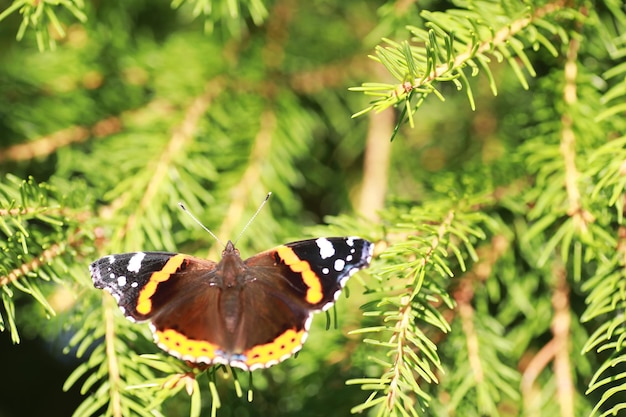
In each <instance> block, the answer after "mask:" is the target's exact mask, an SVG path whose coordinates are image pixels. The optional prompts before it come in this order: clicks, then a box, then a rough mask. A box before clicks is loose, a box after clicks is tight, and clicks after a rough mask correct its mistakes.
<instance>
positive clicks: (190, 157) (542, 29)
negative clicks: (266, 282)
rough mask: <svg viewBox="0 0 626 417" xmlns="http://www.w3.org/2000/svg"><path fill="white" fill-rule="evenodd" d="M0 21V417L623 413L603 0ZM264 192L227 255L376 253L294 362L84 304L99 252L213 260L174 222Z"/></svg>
mask: <svg viewBox="0 0 626 417" xmlns="http://www.w3.org/2000/svg"><path fill="white" fill-rule="evenodd" d="M0 21H1V23H0V28H2V34H3V36H2V39H4V44H5V48H2V52H0V53H1V54H2V59H1V60H0V77H2V82H0V89H1V91H0V100H2V102H1V104H0V112H1V113H0V131H1V134H2V140H1V141H0V170H1V171H2V178H1V179H0V231H1V232H0V233H1V234H0V236H2V239H0V248H1V249H2V251H3V256H2V258H0V294H1V299H2V302H1V303H0V331H2V333H1V335H0V339H5V340H6V342H8V343H3V346H6V351H7V352H10V354H6V353H5V356H4V360H5V362H6V363H7V369H6V370H5V373H4V374H3V375H4V378H2V379H3V380H4V384H5V386H4V387H1V389H0V414H1V415H3V416H5V415H8V416H12V415H35V413H37V412H38V413H39V414H42V413H43V412H46V413H48V414H51V415H56V413H61V411H60V410H61V409H62V408H61V407H63V403H64V402H66V401H65V400H64V398H70V397H69V394H65V395H66V396H67V397H65V396H63V395H59V394H58V390H60V389H61V385H62V388H63V389H64V390H65V391H71V390H79V391H80V395H81V397H80V402H79V404H77V405H76V406H73V408H74V409H75V411H74V415H75V416H92V415H106V416H115V417H118V416H131V415H141V416H155V415H156V416H160V415H163V416H173V415H187V414H190V415H194V416H197V415H220V416H227V415H243V413H247V414H248V415H294V414H297V415H299V416H321V415H324V416H331V415H348V414H349V413H350V412H353V413H357V412H364V413H367V414H368V415H382V416H387V415H393V416H400V415H402V416H450V415H457V416H463V417H465V416H536V415H558V416H562V417H569V416H612V415H621V413H626V411H624V410H625V409H626V400H625V398H626V383H625V378H626V371H625V368H624V362H626V344H625V342H624V340H625V335H626V332H625V329H626V323H625V320H626V315H625V314H624V313H625V311H624V310H625V308H626V224H625V221H624V208H625V207H626V192H625V185H626V117H624V116H625V112H626V106H625V104H624V103H626V100H625V98H626V62H625V61H624V56H626V7H625V6H624V3H623V1H621V0H601V1H598V2H589V1H584V0H579V1H578V0H576V1H563V0H553V1H530V0H528V1H517V0H514V1H512V0H472V1H469V0H455V1H452V2H441V1H425V2H413V1H406V0H397V1H389V2H386V3H384V4H382V5H381V4H380V2H373V1H351V2H339V1H336V2H332V1H322V0H317V1H312V2H304V1H301V2H296V1H292V0H277V1H264V2H262V1H261V0H240V1H234V0H212V1H211V0H189V1H184V0H174V1H173V2H171V3H170V2H166V1H161V2H154V1H152V2H146V1H133V2H130V1H123V2H102V3H88V2H83V1H79V0H64V1H59V0H56V1H55V0H39V1H33V0H14V1H13V2H12V3H11V5H9V6H8V7H6V9H4V10H3V11H2V12H0ZM16 35H17V36H16ZM368 54H371V55H370V58H372V59H368ZM349 88H350V90H352V91H348V89H349ZM351 115H353V116H354V117H352V118H351V117H350V116H351ZM268 191H272V192H273V198H272V199H271V200H270V202H269V204H268V207H267V208H266V209H264V211H262V212H261V214H260V215H259V217H257V219H256V220H255V221H254V222H253V223H252V224H251V225H250V227H249V228H248V229H247V230H246V231H245V233H244V235H243V237H242V238H241V240H240V242H239V243H238V248H239V249H240V250H241V252H242V256H243V257H244V258H245V257H247V256H251V255H253V254H254V253H256V252H258V251H261V250H265V249H268V248H271V247H273V246H276V245H278V244H280V243H283V242H287V241H290V240H297V239H304V238H307V237H311V236H332V235H359V236H362V237H364V238H367V239H369V240H371V241H372V242H374V243H375V245H376V246H375V248H376V249H375V254H374V259H373V261H372V266H371V267H370V268H369V269H368V270H366V271H364V272H360V273H359V274H357V275H355V276H354V277H353V278H352V279H351V281H350V282H349V288H348V289H349V290H350V291H349V294H348V295H349V296H348V297H345V296H343V295H342V297H340V299H339V300H338V302H337V304H336V305H335V307H333V309H332V310H330V311H329V312H328V314H327V315H326V321H324V316H323V315H318V316H316V319H315V320H314V322H313V325H312V328H311V332H310V335H309V339H308V340H307V342H306V344H305V345H304V348H303V350H302V351H301V352H300V353H299V354H298V355H297V357H296V358H291V359H289V360H287V361H285V362H283V363H281V364H280V365H277V366H274V367H272V368H270V369H268V370H262V371H254V372H252V373H250V374H248V373H246V372H242V371H239V370H233V369H230V368H229V367H224V366H216V367H211V368H209V369H208V370H197V369H193V368H190V367H189V366H188V365H187V364H185V363H184V362H182V361H179V360H178V359H176V358H173V357H171V356H169V355H167V354H166V353H164V352H162V351H161V350H159V349H158V347H157V346H156V345H155V344H154V343H153V342H152V336H151V334H150V331H149V329H148V326H146V325H144V324H135V323H131V322H129V321H128V320H126V319H125V318H124V317H123V315H122V314H121V313H120V312H119V309H118V307H117V305H116V303H115V300H114V299H113V298H112V297H110V296H109V295H108V294H106V293H105V292H103V291H99V290H96V289H95V288H93V283H92V281H91V278H90V277H89V270H88V265H89V263H90V262H92V261H93V260H95V259H97V258H99V257H101V256H104V255H106V254H109V253H118V252H126V251H138V250H166V251H176V252H183V253H189V254H194V255H196V256H200V257H209V258H211V259H217V258H218V257H219V252H220V250H221V248H220V246H219V245H218V244H216V242H215V241H214V240H213V238H212V237H211V236H210V235H208V234H207V233H206V232H204V231H203V230H202V229H201V228H199V227H198V226H197V225H195V224H194V223H193V222H192V221H191V220H190V219H189V218H188V217H187V216H185V214H184V213H182V212H181V211H180V210H179V209H178V207H177V203H178V202H180V201H183V202H184V203H185V205H186V206H187V207H188V208H189V210H190V211H191V212H193V213H194V214H195V215H196V216H197V217H199V218H201V219H202V221H203V223H204V224H206V225H207V226H208V227H209V228H210V229H211V230H213V231H214V232H215V234H216V235H217V236H218V237H219V238H221V239H223V240H227V239H229V238H230V239H233V238H235V237H236V236H237V235H238V234H239V232H240V231H241V229H242V227H243V226H244V224H245V223H246V221H247V220H248V219H249V218H250V215H251V214H252V213H253V212H254V210H255V209H256V207H257V206H258V204H259V202H260V201H262V199H263V197H264V196H265V194H266V193H267V192H268ZM345 293H348V291H345ZM320 316H321V317H320ZM325 328H326V329H327V330H328V331H325ZM25 342H26V343H25ZM10 344H16V347H15V348H13V347H11V348H10V351H9V350H8V349H9V347H8V346H9V345H10ZM28 345H31V346H32V345H43V346H46V349H47V350H48V351H52V352H54V354H55V356H54V358H55V359H54V360H56V361H59V362H61V361H63V360H71V359H72V358H78V360H77V361H75V362H71V366H72V367H73V371H72V372H71V374H69V376H67V377H66V380H65V383H62V382H59V383H58V386H49V385H50V384H41V386H40V385H36V384H38V383H39V382H40V381H43V380H44V379H43V378H45V377H46V376H45V375H41V372H40V369H41V368H40V366H42V364H41V363H40V362H38V361H37V360H38V359H39V358H38V356H37V355H31V356H27V360H25V361H23V362H19V361H18V360H17V359H15V360H14V355H17V354H16V353H15V352H19V351H21V350H24V349H26V346H28ZM60 345H63V346H64V349H61V348H59V346H60ZM4 349H5V348H4V347H3V353H4ZM62 350H63V352H62ZM26 351H27V352H30V351H29V350H26ZM44 374H45V373H44ZM35 388H36V389H35ZM46 390H49V391H47V392H50V393H51V394H46ZM46 395H50V396H54V397H57V401H59V402H58V403H55V404H54V405H50V403H48V402H47V400H46V401H43V400H41V401H38V400H40V399H44V398H48V397H46ZM59 398H60V399H59ZM38 406H39V407H45V408H37V407H38ZM550 413H551V414H550Z"/></svg>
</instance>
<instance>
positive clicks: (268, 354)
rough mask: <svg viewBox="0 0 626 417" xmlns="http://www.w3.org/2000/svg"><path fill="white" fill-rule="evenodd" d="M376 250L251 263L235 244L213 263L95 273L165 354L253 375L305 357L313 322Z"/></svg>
mask: <svg viewBox="0 0 626 417" xmlns="http://www.w3.org/2000/svg"><path fill="white" fill-rule="evenodd" d="M373 248H374V245H373V244H372V243H370V242H368V241H367V240H364V239H359V238H356V237H345V238H344V237H331V238H324V237H321V238H318V239H311V240H302V241H298V242H292V243H287V244H285V245H281V246H278V247H277V248H274V249H271V250H268V251H265V252H262V253H259V254H257V255H254V256H252V257H251V258H248V259H246V260H242V259H241V256H240V255H239V250H237V249H235V245H234V244H233V243H232V242H230V241H229V242H228V243H227V244H226V247H225V249H224V251H223V252H222V259H221V260H220V261H219V262H217V263H216V262H213V261H209V260H204V259H200V258H196V257H193V256H190V255H183V254H179V253H168V252H134V253H123V254H119V255H109V256H105V257H104V258H101V259H98V260H97V261H95V262H94V263H92V264H91V266H90V270H91V277H92V279H93V282H94V285H95V287H96V288H101V289H104V290H106V291H108V292H110V293H111V294H112V295H113V297H114V298H115V299H116V301H117V303H118V304H119V307H120V309H121V310H122V312H123V313H124V315H125V316H126V317H127V318H129V319H130V320H132V321H144V320H149V321H150V329H151V330H152V333H153V334H154V338H155V341H156V343H157V344H158V345H159V347H160V348H161V349H163V350H165V351H166V352H168V353H170V354H171V355H173V356H176V357H177V358H180V359H182V360H185V361H189V362H194V363H204V364H208V365H211V364H225V365H230V366H235V367H238V368H241V369H244V370H250V371H252V370H255V369H258V368H267V367H270V366H272V365H275V364H277V363H279V362H281V361H283V360H285V359H287V358H289V357H290V356H292V355H293V354H294V353H296V352H297V351H299V350H300V348H301V347H302V344H303V343H304V341H305V340H306V337H307V332H308V330H309V326H310V324H311V319H312V317H313V313H315V312H318V311H323V310H326V309H328V308H329V307H330V306H332V305H333V303H334V302H335V300H336V299H337V297H338V296H339V294H340V292H341V289H342V288H343V286H344V285H345V283H346V281H347V280H348V278H349V277H350V276H351V275H352V274H354V273H355V272H356V271H358V270H359V269H363V268H366V267H367V266H368V265H369V264H370V261H371V259H372V251H373Z"/></svg>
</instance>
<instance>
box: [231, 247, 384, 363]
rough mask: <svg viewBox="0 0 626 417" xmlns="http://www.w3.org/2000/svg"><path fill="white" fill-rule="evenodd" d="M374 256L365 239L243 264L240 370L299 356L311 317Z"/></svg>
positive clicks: (290, 250) (275, 252)
mask: <svg viewBox="0 0 626 417" xmlns="http://www.w3.org/2000/svg"><path fill="white" fill-rule="evenodd" d="M372 250H373V245H372V244H371V243H370V242H368V241H366V240H364V239H359V238H319V239H311V240H303V241H298V242H292V243H288V244H286V245H282V246H279V247H277V248H274V249H271V250H268V251H265V252H262V253H260V254H258V255H255V256H253V257H251V258H249V259H247V260H246V261H244V264H245V265H246V267H247V269H246V272H245V274H246V276H245V279H244V281H245V282H246V284H245V285H244V286H243V289H242V302H243V303H244V305H246V310H245V313H246V314H244V315H242V319H241V322H240V323H239V326H240V327H239V332H238V339H237V342H236V346H237V349H238V351H241V355H240V357H241V362H242V364H243V365H244V366H242V367H247V368H249V369H256V368H260V367H269V366H272V365H274V364H276V363H278V362H281V361H283V360H285V359H287V358H288V357H290V356H291V355H293V354H294V353H295V352H297V351H299V350H300V349H301V347H302V344H303V343H304V341H305V340H306V338H307V333H308V330H309V327H310V324H311V319H312V316H313V313H314V312H317V311H322V310H326V309H328V308H330V306H331V305H332V304H333V303H334V302H335V300H336V299H337V297H338V296H339V294H340V293H341V289H342V288H343V286H344V285H345V283H346V282H347V280H348V278H349V277H350V276H351V275H352V274H354V273H355V272H356V271H358V270H359V269H362V268H365V267H367V266H368V265H369V263H370V261H371V257H372Z"/></svg>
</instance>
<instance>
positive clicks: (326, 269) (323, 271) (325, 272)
mask: <svg viewBox="0 0 626 417" xmlns="http://www.w3.org/2000/svg"><path fill="white" fill-rule="evenodd" d="M329 272H330V269H328V268H322V274H324V275H326V274H328V273H329Z"/></svg>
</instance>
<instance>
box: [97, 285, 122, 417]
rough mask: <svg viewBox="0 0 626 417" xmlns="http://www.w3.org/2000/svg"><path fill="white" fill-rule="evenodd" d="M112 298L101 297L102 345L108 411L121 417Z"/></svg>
mask: <svg viewBox="0 0 626 417" xmlns="http://www.w3.org/2000/svg"><path fill="white" fill-rule="evenodd" d="M111 301H112V297H109V295H108V294H103V296H102V310H103V314H104V329H105V330H104V343H105V346H106V361H107V371H108V372H107V375H108V380H109V387H108V388H109V398H110V399H109V407H110V408H109V409H110V410H111V415H112V416H113V417H123V415H122V399H121V394H120V390H121V389H122V386H121V380H120V370H119V364H118V360H117V353H116V352H115V345H116V344H117V343H118V342H117V334H116V331H115V317H114V315H113V311H115V310H116V309H117V308H116V306H114V305H113V303H112V302H111Z"/></svg>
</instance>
